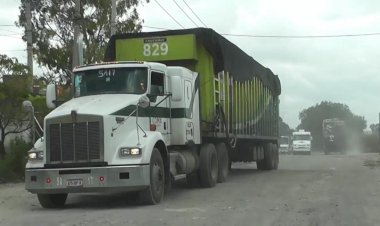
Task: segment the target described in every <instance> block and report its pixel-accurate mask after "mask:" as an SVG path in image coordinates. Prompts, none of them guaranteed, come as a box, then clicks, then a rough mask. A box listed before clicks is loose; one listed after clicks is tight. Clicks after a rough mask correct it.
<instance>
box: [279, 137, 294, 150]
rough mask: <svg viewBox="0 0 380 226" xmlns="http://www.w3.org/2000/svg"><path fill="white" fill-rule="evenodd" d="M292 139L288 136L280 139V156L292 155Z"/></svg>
mask: <svg viewBox="0 0 380 226" xmlns="http://www.w3.org/2000/svg"><path fill="white" fill-rule="evenodd" d="M290 146H291V145H290V139H289V137H288V136H281V137H280V149H279V150H280V154H281V153H283V154H288V153H290Z"/></svg>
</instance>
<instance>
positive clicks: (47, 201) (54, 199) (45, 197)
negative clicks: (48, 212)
mask: <svg viewBox="0 0 380 226" xmlns="http://www.w3.org/2000/svg"><path fill="white" fill-rule="evenodd" d="M37 198H38V201H39V202H40V204H41V206H42V207H43V208H47V209H51V208H63V207H64V206H65V203H66V199H67V194H66V193H64V194H37Z"/></svg>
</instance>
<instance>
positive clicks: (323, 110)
mask: <svg viewBox="0 0 380 226" xmlns="http://www.w3.org/2000/svg"><path fill="white" fill-rule="evenodd" d="M328 118H339V119H342V120H344V121H345V123H346V127H347V128H348V129H349V130H350V131H351V132H352V133H357V134H360V133H361V132H362V131H363V129H365V128H366V126H367V125H366V124H367V122H366V120H365V119H364V117H362V116H358V115H355V114H353V113H352V112H351V110H350V109H349V107H348V106H347V105H345V104H341V103H333V102H330V101H322V102H321V103H319V104H316V105H314V106H311V107H309V108H307V109H304V110H302V111H301V112H300V113H299V119H300V120H301V123H300V124H299V125H298V127H297V129H305V130H307V131H310V132H311V135H312V136H313V147H315V148H321V147H322V144H323V143H322V142H323V137H322V121H323V120H324V119H328Z"/></svg>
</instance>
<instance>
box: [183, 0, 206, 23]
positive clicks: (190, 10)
mask: <svg viewBox="0 0 380 226" xmlns="http://www.w3.org/2000/svg"><path fill="white" fill-rule="evenodd" d="M182 1H183V3H185V5H186V6H187V8H189V9H190V11H191V12H192V13H193V14H194V16H195V17H196V18H198V20H199V21H200V22H201V23H202V24H203V26H205V27H207V25H206V24H205V23H203V21H202V20H201V18H199V17H198V15H197V14H196V13H195V12H194V11H193V10H192V9H191V7H190V6H189V5H188V4H187V3H186V1H185V0H182Z"/></svg>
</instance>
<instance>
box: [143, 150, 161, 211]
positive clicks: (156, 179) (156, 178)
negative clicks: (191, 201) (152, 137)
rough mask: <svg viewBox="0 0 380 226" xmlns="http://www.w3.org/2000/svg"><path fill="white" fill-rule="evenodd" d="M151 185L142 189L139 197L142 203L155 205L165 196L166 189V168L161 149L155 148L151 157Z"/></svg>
mask: <svg viewBox="0 0 380 226" xmlns="http://www.w3.org/2000/svg"><path fill="white" fill-rule="evenodd" d="M149 165H150V185H149V187H148V188H146V189H145V190H143V191H141V192H140V194H139V196H140V197H139V198H140V201H141V203H142V204H146V205H153V204H158V203H160V202H161V200H162V199H163V197H164V190H165V169H164V162H163V160H162V157H161V154H160V151H159V150H158V149H157V148H154V149H153V152H152V156H151V158H150V164H149Z"/></svg>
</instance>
